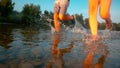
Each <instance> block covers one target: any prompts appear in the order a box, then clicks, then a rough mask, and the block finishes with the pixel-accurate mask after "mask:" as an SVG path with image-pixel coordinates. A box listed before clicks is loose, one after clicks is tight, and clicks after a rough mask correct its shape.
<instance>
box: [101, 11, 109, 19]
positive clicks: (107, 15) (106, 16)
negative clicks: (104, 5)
mask: <svg viewBox="0 0 120 68" xmlns="http://www.w3.org/2000/svg"><path fill="white" fill-rule="evenodd" d="M100 17H101V18H102V19H107V18H109V17H110V15H109V13H102V12H101V13H100Z"/></svg>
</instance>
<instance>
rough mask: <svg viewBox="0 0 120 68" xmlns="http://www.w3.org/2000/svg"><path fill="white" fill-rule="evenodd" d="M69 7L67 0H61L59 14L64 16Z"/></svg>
mask: <svg viewBox="0 0 120 68" xmlns="http://www.w3.org/2000/svg"><path fill="white" fill-rule="evenodd" d="M68 6H69V1H68V0H61V1H60V12H59V13H60V14H62V15H65V14H66V12H67V8H68Z"/></svg>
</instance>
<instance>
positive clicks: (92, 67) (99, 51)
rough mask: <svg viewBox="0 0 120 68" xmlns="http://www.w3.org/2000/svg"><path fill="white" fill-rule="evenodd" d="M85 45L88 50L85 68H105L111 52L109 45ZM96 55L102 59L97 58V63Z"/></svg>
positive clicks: (84, 62)
mask: <svg viewBox="0 0 120 68" xmlns="http://www.w3.org/2000/svg"><path fill="white" fill-rule="evenodd" d="M84 45H85V48H86V49H87V54H86V56H85V58H84V61H83V67H84V68H103V66H104V63H105V59H106V57H107V55H108V52H109V50H108V47H107V45H106V44H105V43H103V42H102V41H99V42H95V43H89V44H88V43H87V44H84ZM96 55H99V56H100V57H97V60H96V61H95V58H96V57H95V56H96ZM94 61H95V63H94Z"/></svg>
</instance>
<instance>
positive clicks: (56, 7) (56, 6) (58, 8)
mask: <svg viewBox="0 0 120 68" xmlns="http://www.w3.org/2000/svg"><path fill="white" fill-rule="evenodd" d="M59 11H60V6H59V3H55V4H54V13H59Z"/></svg>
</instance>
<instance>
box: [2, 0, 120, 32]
mask: <svg viewBox="0 0 120 68" xmlns="http://www.w3.org/2000/svg"><path fill="white" fill-rule="evenodd" d="M14 5H15V3H13V2H12V0H0V23H4V22H7V23H12V24H21V25H26V24H27V25H36V24H37V25H39V26H40V27H43V28H48V25H46V23H47V22H48V21H47V18H50V19H52V20H53V12H51V11H50V12H49V11H47V10H45V11H44V12H43V13H42V11H41V8H40V5H34V4H25V5H24V7H23V9H22V11H21V12H18V11H15V10H13V9H14ZM42 15H43V16H42ZM76 19H77V20H78V21H79V22H80V24H82V25H83V26H84V27H85V28H87V29H89V21H88V18H85V19H84V18H83V15H82V14H76ZM62 22H65V24H66V25H70V21H62ZM52 23H53V21H52ZM99 29H105V22H101V23H99ZM113 30H120V22H119V23H113Z"/></svg>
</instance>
